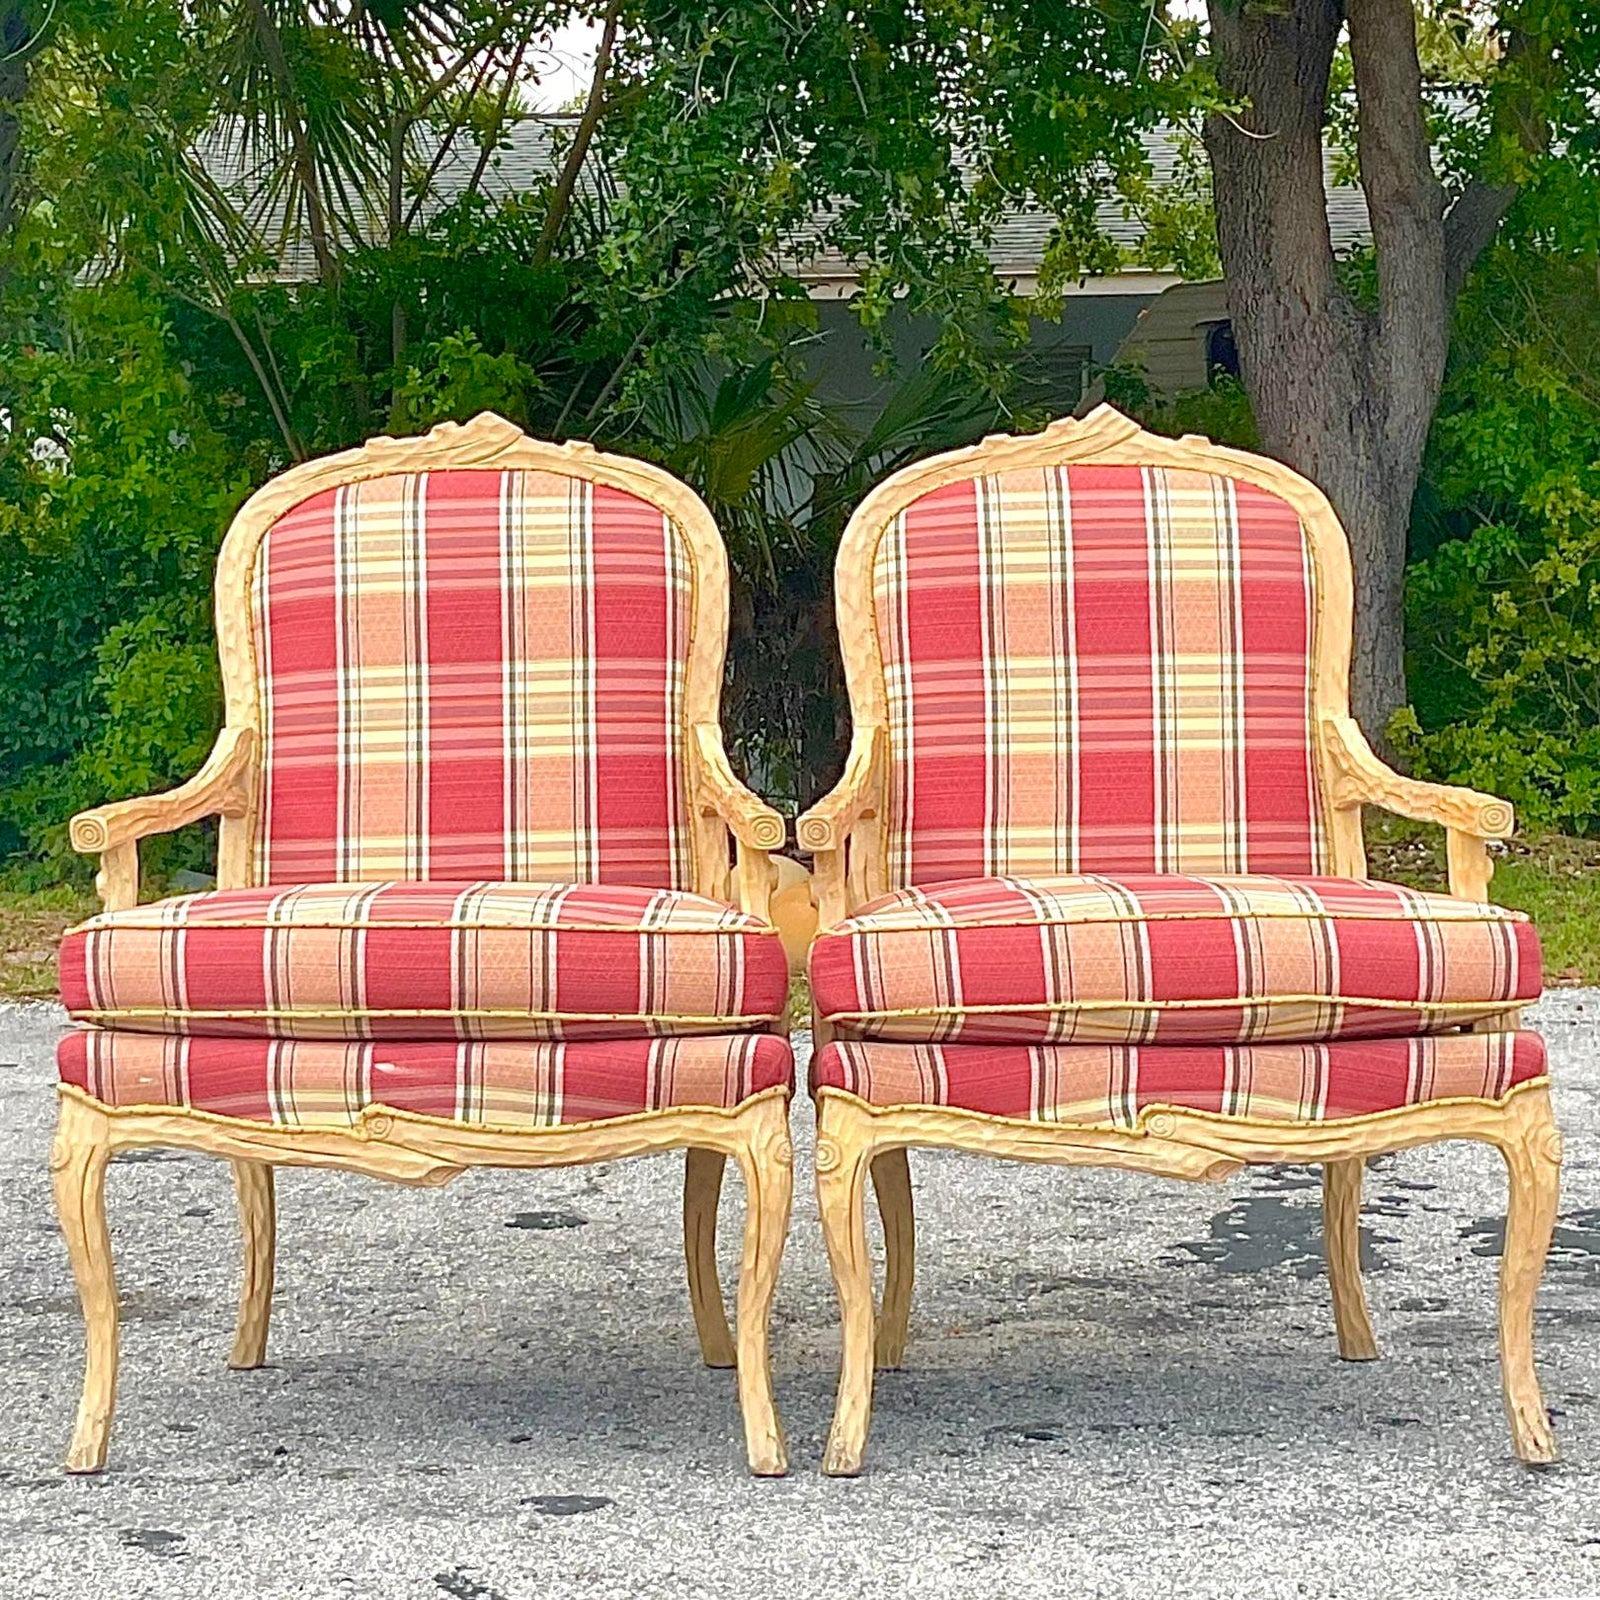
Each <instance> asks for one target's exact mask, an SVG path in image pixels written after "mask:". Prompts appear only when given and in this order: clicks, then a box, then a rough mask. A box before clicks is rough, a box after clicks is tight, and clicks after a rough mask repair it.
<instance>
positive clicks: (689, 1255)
mask: <svg viewBox="0 0 1600 1600" xmlns="http://www.w3.org/2000/svg"><path fill="white" fill-rule="evenodd" d="M727 1164H728V1158H727V1157H726V1156H725V1155H723V1153H722V1152H721V1151H720V1150H693V1149H691V1150H687V1151H685V1152H684V1164H683V1254H684V1261H685V1264H686V1265H687V1267H688V1269H689V1305H690V1308H691V1309H692V1310H693V1312H694V1327H695V1332H696V1333H697V1334H698V1335H699V1338H700V1358H701V1360H703V1361H704V1362H705V1364H706V1365H707V1366H708V1367H731V1366H734V1365H735V1364H736V1356H735V1352H734V1348H733V1333H732V1332H731V1330H730V1329H729V1327H728V1312H727V1308H726V1307H725V1306H724V1305H723V1303H722V1284H721V1281H720V1280H719V1279H718V1277H717V1202H718V1200H719V1199H720V1198H721V1196H722V1173H723V1169H724V1167H726V1166H727Z"/></svg>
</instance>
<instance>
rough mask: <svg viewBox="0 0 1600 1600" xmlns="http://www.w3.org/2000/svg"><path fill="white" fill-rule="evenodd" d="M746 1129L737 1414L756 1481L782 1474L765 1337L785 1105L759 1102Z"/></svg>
mask: <svg viewBox="0 0 1600 1600" xmlns="http://www.w3.org/2000/svg"><path fill="white" fill-rule="evenodd" d="M745 1120H746V1121H747V1122H748V1124H749V1132H748V1136H747V1139H746V1141H745V1143H744V1144H743V1145H742V1146H741V1148H740V1150H739V1152H738V1154H739V1167H740V1171H741V1172H742V1173H743V1176H744V1188H745V1225H744V1255H743V1258H742V1260H741V1262H740V1266H739V1305H738V1312H737V1316H738V1352H737V1364H738V1369H739V1409H740V1411H741V1413H742V1414H743V1416H744V1437H745V1450H746V1453H747V1455H748V1457H749V1461H750V1470H751V1472H753V1473H754V1474H755V1475H756V1476H757V1477H759V1478H781V1477H782V1476H783V1475H784V1473H786V1472H787V1471H788V1470H789V1460H788V1453H787V1451H786V1449H785V1446H784V1439H783V1425H782V1424H781V1423H780V1422H779V1421H778V1412H777V1407H776V1406H775V1404H774V1403H773V1398H772V1360H771V1355H770V1352H769V1350H768V1332H769V1330H770V1327H771V1323H772V1300H773V1295H774V1294H775V1293H776V1291H777V1287H778V1269H779V1267H780V1266H781V1265H782V1263H783V1246H784V1242H785V1240H786V1239H787V1238H788V1234H789V1209H790V1206H791V1204H792V1202H793V1199H794V1146H793V1144H792V1143H791V1142H790V1139H789V1103H788V1101H787V1100H784V1099H772V1100H767V1101H764V1102H762V1103H761V1104H760V1105H758V1106H755V1107H753V1108H751V1110H750V1111H749V1112H747V1113H746V1118H745Z"/></svg>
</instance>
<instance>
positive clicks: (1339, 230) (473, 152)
mask: <svg viewBox="0 0 1600 1600" xmlns="http://www.w3.org/2000/svg"><path fill="white" fill-rule="evenodd" d="M575 120H576V119H575V118H573V117H570V116H565V115H539V116H529V117H525V118H522V119H520V120H519V121H518V122H516V123H515V124H513V125H512V126H511V127H510V128H509V129H508V130H507V135H506V138H505V141H504V143H503V144H502V146H501V148H500V149H498V150H496V151H495V152H494V154H493V155H492V156H491V157H490V159H489V165H488V167H487V169H486V171H485V175H484V185H483V186H484V190H485V192H486V193H487V194H488V195H489V196H490V197H491V198H500V197H503V196H508V195H513V194H519V193H523V192H526V191H527V190H530V189H533V188H536V187H538V186H539V185H540V184H541V183H543V182H545V181H547V180H548V179H549V178H550V176H551V175H552V173H553V172H554V171H555V170H556V169H557V167H558V166H559V164H560V161H561V158H562V152H563V149H564V147H565V144H566V139H567V136H568V131H569V130H570V128H571V126H572V124H573V122H574V121H575ZM1144 144H1145V148H1146V150H1147V151H1148V153H1149V157H1150V166H1151V173H1152V178H1153V181H1154V182H1155V183H1156V184H1157V185H1161V184H1167V183H1171V182H1172V181H1173V180H1174V175H1175V173H1176V172H1177V170H1178V168H1179V166H1180V162H1181V159H1182V157H1181V149H1182V146H1181V142H1180V139H1179V137H1178V136H1177V135H1176V134H1175V133H1173V132H1172V131H1170V130H1158V131H1155V132H1152V133H1148V134H1146V135H1145V136H1144ZM437 148H438V147H437V145H436V144H434V145H431V146H430V145H429V143H428V140H427V137H426V136H424V137H422V138H420V139H419V140H418V141H417V146H416V150H415V154H414V160H413V166H414V168H415V169H416V172H417V175H418V176H419V177H420V175H421V173H422V171H424V170H425V169H426V168H427V166H428V164H429V163H430V161H431V159H432V157H433V155H434V153H435V152H436V151H437ZM198 154H199V156H200V159H201V160H202V162H203V163H204V165H205V166H206V168H207V169H208V171H209V172H210V173H211V175H212V176H213V177H214V178H215V179H216V180H217V181H218V183H219V184H221V185H222V186H223V187H224V188H226V189H227V190H229V191H230V192H231V193H232V194H233V196H234V197H235V200H236V202H237V203H239V204H240V205H241V206H243V208H244V209H245V211H246V213H247V215H249V216H250V218H251V221H252V223H253V224H255V225H256V226H258V227H259V229H260V232H261V234H262V236H263V237H264V238H266V239H268V240H277V241H279V242H278V243H277V246H276V253H277V255H278V260H279V276H280V277H281V278H283V279H285V280H288V281H300V280H304V279H308V278H310V277H312V276H314V275H315V263H314V261H313V258H312V254H311V247H310V245H309V243H308V242H307V240H306V239H305V237H304V235H303V232H301V231H299V230H296V231H292V232H287V234H286V230H285V229H284V226H283V205H282V202H281V200H274V199H264V198H263V197H262V184H263V179H262V177H261V175H260V173H259V172H252V171H251V170H250V169H249V168H248V166H247V165H246V163H245V162H244V161H243V160H242V159H241V155H240V151H239V148H238V143H237V140H236V139H230V138H228V137H227V136H226V135H223V134H218V135H217V136H215V137H213V138H212V139H210V140H208V141H207V142H206V143H205V144H204V145H203V146H202V147H201V149H200V150H199V152H198ZM477 160H478V147H477V145H476V144H475V143H474V142H473V141H472V140H471V139H470V138H469V137H467V136H466V135H461V136H459V137H458V138H457V140H456V141H455V142H454V144H453V146H452V147H451V149H449V150H448V151H447V152H446V154H445V156H444V159H443V160H442V161H441V163H440V166H439V170H438V172H437V173H436V174H435V175H434V178H433V182H432V185H431V195H432V199H431V200H430V202H429V204H428V206H427V209H428V210H430V211H431V210H435V209H437V208H438V207H439V206H441V205H445V204H448V203H449V202H450V201H452V200H453V199H455V198H456V197H457V196H459V195H460V194H461V192H462V191H463V190H464V189H465V187H466V185H467V183H468V181H469V179H470V177H471V174H472V172H473V169H474V167H475V166H476V164H477ZM597 181H598V180H597V174H596V172H595V171H594V170H593V169H591V170H590V171H589V172H588V173H587V174H586V175H585V180H584V187H585V188H586V189H588V190H589V192H591V193H594V192H595V190H596V185H597ZM365 209H366V214H365V215H364V216H363V218H362V219H361V231H362V233H363V234H364V236H366V237H369V238H373V239H378V238H382V237H383V235H384V231H385V228H384V222H383V207H382V204H381V201H380V200H379V199H378V197H373V199H372V201H371V202H370V203H369V204H368V205H367V206H366V208H365ZM1099 222H1100V226H1101V228H1102V229H1103V230H1104V231H1105V233H1106V234H1107V235H1108V237H1110V238H1111V239H1112V240H1114V241H1115V242H1116V243H1117V244H1118V245H1121V246H1123V247H1124V248H1125V249H1127V250H1129V251H1132V250H1134V249H1136V248H1137V246H1138V244H1139V241H1140V239H1141V237H1142V234H1143V228H1142V225H1141V223H1140V221H1139V219H1138V218H1137V217H1133V216H1130V215H1128V212H1127V208H1126V207H1125V206H1124V205H1123V204H1122V203H1121V202H1119V201H1108V202H1105V203H1102V204H1101V206H1100V207H1099ZM1328 223H1329V228H1330V230H1331V233H1332V237H1333V244H1334V248H1335V250H1336V251H1339V252H1340V253H1343V252H1344V251H1346V250H1348V249H1350V248H1351V247H1352V246H1355V245H1358V244H1360V243H1362V242H1364V241H1365V240H1366V238H1367V235H1368V227H1367V205H1366V197H1365V195H1364V194H1363V193H1362V192H1361V190H1360V188H1359V187H1357V186H1356V185H1353V184H1335V183H1334V182H1333V181H1332V170H1331V161H1330V164H1329V171H1328ZM1052 226H1053V222H1052V219H1051V217H1050V216H1049V214H1048V213H1046V212H1044V211H1041V210H1039V209H1037V208H1036V207H1032V206H1018V207H1015V208H1012V209H1010V210H1008V211H1007V212H1005V214H1004V215H1003V216H1002V217H1001V218H1000V220H999V222H998V224H997V226H996V228H995V231H994V236H993V238H992V240H991V241H990V245H989V257H990V259H991V261H993V263H994V266H995V270H996V272H997V273H998V274H999V276H1000V277H1001V278H1002V279H1005V280H1014V279H1018V278H1029V277H1032V276H1033V275H1035V274H1036V273H1037V272H1038V270H1039V267H1040V263H1041V262H1042V260H1043V258H1044V253H1045V249H1046V246H1047V245H1048V243H1049V239H1050V233H1051V228H1052ZM285 235H286V236H285ZM796 258H797V259H796V265H795V269H794V270H795V272H796V275H797V276H798V277H800V278H801V279H802V280H803V281H805V282H809V283H812V284H818V285H820V284H834V285H838V284H840V283H841V282H848V281H849V280H850V279H852V278H853V276H854V271H853V269H852V267H851V265H850V263H849V262H848V261H846V260H845V258H844V257H843V256H842V255H840V254H839V253H838V252H837V251H835V250H831V249H830V250H822V251H819V252H815V253H814V254H810V255H809V256H807V255H806V253H805V241H803V240H802V241H797V244H796Z"/></svg>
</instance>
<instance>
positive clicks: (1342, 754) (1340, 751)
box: [1322, 717, 1517, 839]
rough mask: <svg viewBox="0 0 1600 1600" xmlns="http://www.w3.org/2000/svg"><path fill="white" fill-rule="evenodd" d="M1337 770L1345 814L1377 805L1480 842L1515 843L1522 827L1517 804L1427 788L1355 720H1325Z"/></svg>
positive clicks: (1337, 793)
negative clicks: (1380, 752) (1378, 749)
mask: <svg viewBox="0 0 1600 1600" xmlns="http://www.w3.org/2000/svg"><path fill="white" fill-rule="evenodd" d="M1322 727H1323V733H1324V737H1325V738H1326V740H1327V749H1328V755H1329V757H1330V759H1331V762H1332V766H1333V774H1334V778H1333V795H1332V799H1333V803H1334V805H1335V806H1337V807H1339V808H1341V809H1343V808H1345V807H1350V806H1359V805H1375V806H1381V807H1382V808H1383V809H1384V810H1385V811H1391V812H1393V813H1394V815H1395V816H1397V817H1409V818H1410V819H1411V820H1412V821H1413V822H1436V823H1438V824H1439V826H1440V827H1442V828H1450V829H1452V830H1454V831H1456V832H1458V833H1465V834H1470V835H1471V836H1472V837H1473V838H1474V839H1509V838H1510V837H1511V835H1512V833H1513V831H1514V830H1515V827H1516V820H1517V819H1516V813H1515V811H1513V810H1512V807H1511V802H1510V801H1508V800H1500V799H1497V798H1496V797H1495V796H1494V795H1492V794H1479V793H1478V791H1477V790H1476V789H1462V788H1458V787H1456V786H1455V785H1453V784H1448V783H1423V782H1421V781H1420V780H1419V779H1417V778H1407V777H1403V776H1402V775H1401V774H1400V773H1398V772H1396V771H1394V770H1393V769H1392V768H1391V767H1389V766H1388V765H1387V764H1386V763H1385V762H1383V761H1381V760H1380V759H1379V758H1378V756H1377V754H1376V753H1375V752H1374V751H1373V749H1372V746H1371V745H1369V744H1368V743H1367V739H1366V735H1365V734H1364V733H1362V731H1361V728H1360V726H1359V725H1358V724H1357V722H1356V720H1355V718H1354V717H1324V718H1323V719H1322Z"/></svg>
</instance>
